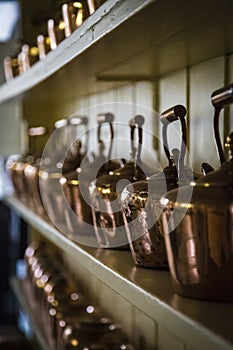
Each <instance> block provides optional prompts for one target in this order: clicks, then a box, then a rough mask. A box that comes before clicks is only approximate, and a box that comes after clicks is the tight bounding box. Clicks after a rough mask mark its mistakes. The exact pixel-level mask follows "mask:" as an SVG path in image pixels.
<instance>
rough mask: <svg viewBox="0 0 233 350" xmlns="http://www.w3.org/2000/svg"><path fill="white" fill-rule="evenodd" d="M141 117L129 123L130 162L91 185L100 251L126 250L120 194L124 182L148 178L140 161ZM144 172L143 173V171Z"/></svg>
mask: <svg viewBox="0 0 233 350" xmlns="http://www.w3.org/2000/svg"><path fill="white" fill-rule="evenodd" d="M143 123H144V117H142V116H141V115H137V116H136V117H134V118H133V119H132V120H131V121H130V123H129V124H130V138H131V160H130V161H128V162H126V163H125V164H124V166H123V167H122V168H119V169H117V170H115V171H113V172H111V173H109V174H107V175H103V176H100V177H99V178H97V179H96V180H94V181H93V182H92V183H91V185H90V195H91V201H92V215H93V221H94V227H95V234H96V237H97V240H98V244H99V246H100V247H102V248H127V249H128V243H127V237H126V232H125V227H124V221H123V216H122V210H121V202H120V193H121V191H122V190H123V188H124V187H125V182H126V181H127V182H136V181H138V180H140V179H145V177H146V173H147V174H151V173H152V169H148V167H146V166H145V165H144V164H143V163H142V161H141V147H142V125H143ZM136 128H137V129H138V141H139V142H138V147H135V140H134V138H135V129H136ZM145 169H146V171H145Z"/></svg>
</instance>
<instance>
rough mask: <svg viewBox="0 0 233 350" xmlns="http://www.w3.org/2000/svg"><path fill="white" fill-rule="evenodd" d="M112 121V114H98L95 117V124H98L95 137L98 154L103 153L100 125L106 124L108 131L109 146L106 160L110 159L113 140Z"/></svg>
mask: <svg viewBox="0 0 233 350" xmlns="http://www.w3.org/2000/svg"><path fill="white" fill-rule="evenodd" d="M113 120H114V115H113V114H112V113H100V114H98V115H97V123H98V130H97V137H98V143H99V153H100V154H102V153H103V149H104V145H103V140H102V139H101V128H102V125H103V124H105V123H107V124H108V125H109V129H110V146H109V151H108V157H107V159H108V160H110V157H111V153H112V145H113V138H114V132H113V125H112V122H113Z"/></svg>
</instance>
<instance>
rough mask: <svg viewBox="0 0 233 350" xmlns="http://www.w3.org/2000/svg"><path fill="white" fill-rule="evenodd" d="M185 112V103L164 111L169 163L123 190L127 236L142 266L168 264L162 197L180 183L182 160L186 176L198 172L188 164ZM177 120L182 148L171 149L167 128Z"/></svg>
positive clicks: (166, 150)
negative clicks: (186, 156) (186, 160)
mask: <svg viewBox="0 0 233 350" xmlns="http://www.w3.org/2000/svg"><path fill="white" fill-rule="evenodd" d="M185 115H186V108H185V107H184V106H182V105H175V106H173V107H172V108H169V109H168V110H166V111H165V112H163V113H162V114H161V117H160V120H161V122H162V124H163V127H162V135H163V145H164V151H165V154H166V156H167V159H168V165H167V166H166V167H165V168H164V169H163V170H162V171H160V172H158V173H156V174H154V175H153V176H151V177H148V178H147V179H145V180H142V181H138V182H135V183H132V184H130V185H128V186H126V187H125V188H124V190H123V191H122V194H121V202H122V207H123V213H124V215H123V216H124V222H125V227H126V232H127V237H128V241H129V244H130V249H131V253H132V257H133V259H134V262H135V264H137V265H139V266H143V267H154V268H164V267H168V262H167V254H166V248H165V241H164V236H163V232H162V231H161V227H160V222H159V220H158V219H159V216H160V214H161V212H162V207H161V205H160V202H159V200H160V198H161V196H162V195H163V194H164V193H166V192H167V191H169V190H171V189H173V188H176V187H178V182H179V179H178V170H177V168H178V164H179V168H180V169H182V171H184V172H185V176H186V177H188V178H190V179H192V178H193V176H195V175H193V173H192V171H191V169H189V168H188V167H184V157H185V153H186V143H187V131H186V122H185ZM177 120H179V121H180V123H181V136H182V137H181V140H182V141H181V146H180V151H179V150H177V149H174V150H173V152H170V151H169V147H168V141H167V128H168V126H169V125H170V124H171V123H172V122H174V121H177Z"/></svg>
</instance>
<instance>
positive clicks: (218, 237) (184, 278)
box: [161, 85, 233, 302]
mask: <svg viewBox="0 0 233 350" xmlns="http://www.w3.org/2000/svg"><path fill="white" fill-rule="evenodd" d="M232 102H233V85H230V86H228V87H226V88H223V89H220V90H217V91H215V92H214V93H213V94H212V103H213V105H214V107H215V115H214V132H215V140H216V144H217V148H218V153H219V158H220V162H221V164H222V165H221V167H220V169H218V170H217V171H213V172H210V173H209V174H208V175H207V176H205V177H202V178H200V179H199V180H197V181H194V182H191V183H190V184H189V185H187V186H184V187H182V188H180V189H178V190H177V189H176V190H172V191H170V192H168V193H167V194H166V195H165V196H164V197H163V198H162V199H161V203H162V204H163V206H164V212H163V214H162V223H163V230H164V232H165V241H166V248H167V254H168V261H169V266H170V271H171V276H172V281H173V286H174V290H175V292H176V293H177V294H180V295H183V296H187V297H192V298H198V299H207V300H214V301H230V302H232V301H233V280H232V271H233V238H232V237H233V231H232V230H233V229H232V226H233V225H232V224H233V211H232V208H233V158H232V154H233V139H232V136H233V135H232V134H231V136H230V137H229V139H228V143H229V145H230V149H231V158H230V160H229V161H226V158H225V155H224V152H223V148H222V145H221V140H220V136H219V126H218V124H219V114H220V111H221V109H222V108H223V107H224V106H225V105H226V104H229V103H232ZM190 194H191V196H190ZM189 196H190V199H188V197H189Z"/></svg>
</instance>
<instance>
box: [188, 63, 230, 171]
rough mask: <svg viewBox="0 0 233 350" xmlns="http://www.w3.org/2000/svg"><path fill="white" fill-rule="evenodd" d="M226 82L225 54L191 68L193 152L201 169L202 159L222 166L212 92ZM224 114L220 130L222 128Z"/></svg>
mask: <svg viewBox="0 0 233 350" xmlns="http://www.w3.org/2000/svg"><path fill="white" fill-rule="evenodd" d="M222 86H224V57H219V58H216V59H212V60H209V61H206V62H203V63H200V64H198V65H195V66H193V67H191V69H190V152H191V159H192V162H193V167H194V169H195V170H197V171H199V172H200V166H201V163H202V162H209V163H210V164H211V165H212V166H213V167H215V168H217V167H219V160H218V156H217V150H216V146H215V142H214V137H213V115H214V109H213V106H212V104H211V93H212V92H213V91H214V90H216V89H218V88H221V87H222ZM223 122H224V119H223V115H221V118H220V123H221V128H220V129H221V132H222V129H223V127H222V126H223Z"/></svg>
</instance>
